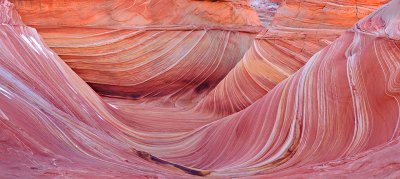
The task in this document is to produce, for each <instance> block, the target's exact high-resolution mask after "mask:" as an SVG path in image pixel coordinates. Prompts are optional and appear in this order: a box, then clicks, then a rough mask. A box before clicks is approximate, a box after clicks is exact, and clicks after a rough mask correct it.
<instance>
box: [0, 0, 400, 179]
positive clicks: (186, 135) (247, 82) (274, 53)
mask: <svg viewBox="0 0 400 179" xmlns="http://www.w3.org/2000/svg"><path fill="white" fill-rule="evenodd" d="M49 2H50V1H49ZM61 2H62V1H59V2H57V3H61ZM82 2H84V1H82ZM116 2H119V1H116ZM121 2H125V1H121ZM143 2H144V3H148V4H151V3H156V4H157V2H159V3H160V2H161V1H143ZM176 2H178V1H176ZM182 2H183V1H182ZM185 2H186V1H185ZM302 2H305V1H302ZM14 3H15V4H16V5H17V6H19V5H21V4H19V5H18V3H22V4H23V3H29V1H26V2H14ZM57 3H55V4H51V3H50V4H49V3H48V4H47V5H43V4H41V3H39V4H40V5H39V7H40V8H39V10H32V12H35V11H37V12H46V11H41V9H42V8H43V9H44V10H46V8H47V10H49V9H50V10H51V9H52V6H50V5H54V7H53V8H54V9H57V8H56V7H59V6H58V5H59V4H57ZM98 3H99V4H101V3H104V1H99V2H98ZM195 3H205V4H209V3H222V4H223V3H224V2H195ZM243 3H244V2H243V1H232V2H229V3H227V4H228V5H234V6H230V7H242V6H243V7H245V9H246V8H247V6H245V5H243ZM337 3H343V2H337ZM337 3H336V4H337ZM44 4H46V3H44ZM301 4H302V3H300V5H301ZM306 4H313V3H306ZM332 4H333V5H335V3H334V2H331V3H330V5H332ZM35 5H36V4H35ZM123 5H124V6H122V7H124V8H125V7H126V8H128V7H127V6H125V4H123ZM153 5H154V4H153ZM189 5H190V3H189ZM220 5H221V4H220ZM286 5H290V1H285V2H282V5H281V8H280V9H278V13H277V15H276V16H275V17H274V19H275V18H278V19H279V18H281V17H282V16H280V15H279V12H289V11H283V10H285V8H286ZM23 6H25V5H23ZM23 6H22V7H23ZM66 6H67V5H66ZM154 6H155V5H154ZM364 6H365V7H375V6H378V5H377V3H376V2H365V3H364V4H361V6H358V5H357V8H359V7H364ZM27 7H29V6H27ZM71 7H76V6H74V5H72V6H71ZM87 7H88V8H89V7H90V6H87ZM98 7H100V9H101V8H104V7H105V6H98ZM98 7H91V8H98ZM112 7H114V6H112ZM133 7H135V6H133ZM145 7H147V6H145ZM306 7H308V6H305V7H301V8H300V9H307V8H306ZM340 7H346V8H347V7H353V6H352V5H348V6H347V5H343V6H340ZM23 9H24V8H22V11H21V8H20V9H19V10H20V13H21V14H22V20H23V21H26V22H28V24H29V21H30V20H27V18H26V17H24V10H23ZM116 9H117V10H118V8H116ZM364 9H366V10H368V11H369V10H370V9H369V8H364ZM207 10H210V9H207ZM59 11H61V10H59ZM59 11H55V12H59ZM144 11H146V9H145V10H144ZM371 11H372V10H371ZM47 12H48V11H47ZM93 12H96V11H93ZM118 12H120V11H118ZM122 12H124V13H120V14H119V15H117V17H123V16H124V15H128V14H130V13H126V12H131V11H122ZM146 12H147V11H146ZM148 12H151V10H150V11H148ZM238 12H242V11H238ZM25 13H26V12H25ZM69 13H70V12H69ZM49 14H52V13H49ZM144 14H146V13H144ZM150 14H151V13H150ZM206 14H207V13H206ZM250 14H252V13H250ZM300 14H301V13H300ZM25 15H26V14H25ZM53 15H54V16H55V13H53ZM102 15H104V14H102V13H100V15H99V17H102ZM147 15H149V14H147ZM151 15H154V14H151ZM104 16H108V15H104ZM32 17H33V15H32V16H31V17H30V18H32ZM142 17H149V19H151V18H150V15H149V16H146V15H143V16H142ZM171 17H174V16H172V15H171ZM200 17H201V16H200ZM298 17H300V16H298ZM352 17H353V16H352ZM47 18H48V14H47ZM169 18H170V17H169V16H168V17H164V19H169ZM243 18H244V17H243ZM28 19H29V18H28ZM33 19H34V18H33ZM128 19H129V18H128ZM171 19H174V18H171ZM182 19H184V18H182ZM238 19H241V18H238ZM399 19H400V1H399V0H393V1H391V2H390V3H388V4H387V5H384V6H382V7H381V8H379V9H378V10H376V11H375V12H373V13H372V14H370V15H368V16H367V17H365V18H363V19H361V20H360V21H359V22H357V23H356V24H355V25H354V26H353V27H352V28H351V29H349V30H345V31H344V30H343V28H345V27H344V26H345V25H347V24H342V22H337V23H336V22H332V24H335V26H337V28H336V27H335V28H332V29H333V30H331V31H329V30H324V29H326V28H325V27H323V28H321V29H319V28H314V27H310V28H309V29H307V28H304V29H303V30H301V31H298V30H297V29H296V28H289V26H287V27H284V26H283V25H276V26H273V25H271V26H270V27H269V29H267V30H264V31H263V28H262V27H261V26H260V25H259V24H257V23H254V24H255V26H252V25H249V24H250V23H249V24H246V25H243V23H242V22H243V21H232V20H230V22H229V23H228V24H231V25H232V27H234V26H236V28H232V27H231V26H230V25H227V24H224V25H222V26H221V25H219V26H218V27H217V26H213V27H211V26H207V28H206V29H199V27H200V26H198V24H196V25H195V26H187V24H185V26H183V25H179V27H178V28H177V27H173V30H171V29H168V30H165V29H166V26H164V24H162V25H161V26H159V27H157V28H160V27H162V28H161V29H154V28H155V26H152V27H150V26H148V25H146V27H144V28H143V27H141V28H122V25H123V24H124V23H121V24H119V25H115V24H110V26H108V27H106V26H103V27H100V26H101V25H99V27H96V28H93V27H89V26H88V25H87V24H90V23H92V22H99V20H96V18H95V17H93V21H91V20H90V18H89V19H87V21H82V22H85V23H84V24H85V25H82V26H80V27H77V26H73V25H71V26H70V27H61V26H60V27H55V26H57V24H53V25H55V26H53V27H50V26H47V27H46V26H44V25H43V24H31V25H35V26H34V27H37V28H38V29H39V31H40V32H41V34H43V39H42V38H41V37H40V35H39V33H38V32H37V31H36V30H35V29H34V28H32V27H28V26H25V25H24V24H23V23H22V22H21V20H20V18H19V16H18V15H17V12H16V11H15V10H14V5H13V4H12V3H10V2H9V1H7V0H0V22H1V25H0V32H1V33H0V46H1V48H0V81H2V83H0V101H1V103H0V129H1V130H0V133H1V135H0V151H1V153H2V154H3V155H1V156H0V161H1V162H0V171H1V172H0V176H1V177H2V178H15V177H20V178H30V177H35V178H39V177H49V178H52V177H71V178H89V177H96V178H110V177H119V178H196V177H200V176H203V177H209V178H233V177H239V178H240V177H243V178H276V177H279V178H285V177H286V178H293V177H296V178H310V177H314V178H337V177H351V178H366V177H376V178H383V177H389V178H395V177H398V176H399V175H400V173H399V172H398V171H399V170H400V166H399V165H398V163H399V161H400V158H399V157H398V156H399V155H398V154H399V150H398V148H399V147H400V144H399V142H400V141H399V140H400V138H399V135H400V133H399V124H400V122H399V115H400V113H399V109H400V106H399V105H400V104H399V103H398V98H399V97H400V93H399V91H398V89H397V86H398V85H397V81H398V80H397V78H398V77H397V75H398V68H397V67H398V66H399V59H400V49H399V45H400V28H399V27H400V20H399ZM39 20H43V19H39ZM38 22H40V21H38ZM42 22H43V23H45V21H44V20H43V21H42ZM49 22H52V23H53V22H55V23H59V22H61V21H60V20H59V19H57V20H55V21H49ZM132 22H136V21H132ZM155 22H157V21H155ZM170 22H172V21H168V22H167V23H170ZM176 22H180V23H183V24H184V22H185V21H184V20H182V21H180V20H179V21H176ZM198 22H201V23H204V24H211V22H210V21H204V20H201V21H198ZM239 22H240V23H242V24H241V25H238V23H239ZM246 22H248V21H246ZM282 22H284V21H282ZM65 23H68V20H66V21H65ZM71 23H79V22H78V21H77V22H75V21H71ZM104 23H105V24H108V23H109V21H107V20H106V19H105V21H104ZM160 23H161V21H160ZM218 23H219V24H223V23H220V22H218ZM240 23H239V24H240ZM329 23H331V22H329ZM127 24H129V23H127ZM154 24H156V25H159V24H157V23H154ZM204 24H203V25H204ZM254 24H253V25H254ZM296 24H297V23H293V26H296ZM114 25H115V26H114ZM248 25H249V26H252V27H251V28H249V27H248ZM111 26H114V27H118V28H114V30H111V29H112V28H111ZM138 26H139V25H138ZM138 26H137V27H138ZM203 27H204V26H202V28H203ZM279 29H283V30H279ZM310 29H312V30H310ZM337 29H342V30H337ZM262 31H263V32H262ZM343 31H344V32H343ZM331 32H334V33H331ZM340 32H343V33H342V34H341V35H340V37H339V38H338V39H336V40H334V38H336V37H337V36H338V33H340ZM315 33H317V34H318V35H315ZM156 34H157V35H159V37H162V38H157V37H156V36H157V35H156ZM257 34H258V35H257ZM153 35H155V36H153ZM256 35H257V36H256ZM254 38H255V40H254V41H253V39H254ZM63 39H64V40H63ZM179 39H180V40H179ZM141 40H143V41H144V42H143V43H141ZM45 42H46V43H49V44H50V46H51V45H52V49H50V48H49V47H48V46H47V45H46V43H45ZM211 42H212V43H211ZM302 42H303V44H305V45H304V48H303V47H302V45H301V44H302ZM235 43H238V44H240V45H235ZM173 44H176V45H175V46H174V45H173ZM131 45H132V46H133V47H132V48H130V47H131ZM146 45H148V46H146ZM93 46H95V48H92V47H93ZM325 46H326V47H325ZM91 48H92V49H91ZM102 48H103V49H102ZM321 48H323V49H322V50H320V49H321ZM79 49H82V50H79ZM193 50H195V51H194V52H193ZM196 50H198V51H201V52H202V53H199V52H197V51H196ZM227 51H230V53H227ZM64 52H65V53H64ZM113 52H117V53H116V54H114V53H113ZM179 52H181V53H183V54H181V53H179ZM63 53H64V54H63ZM92 53H95V54H96V55H95V56H96V57H95V58H91V57H92V56H91V54H92ZM191 53H193V54H192V55H194V56H192V57H191V58H187V57H188V56H189V55H190V54H191ZM207 53H210V54H207ZM58 54H59V55H60V57H61V58H60V57H59V56H58ZM99 54H101V55H105V56H107V58H104V57H103V59H102V58H98V57H97V56H98V55H99ZM156 54H158V56H161V57H160V59H157V58H155V57H157V55H156ZM213 54H214V55H213ZM114 55H116V56H114ZM146 55H150V56H146ZM174 55H175V57H176V56H177V58H172V57H173V56H174ZM227 56H228V57H227ZM279 56H281V58H279ZM68 57H70V58H68ZM80 57H83V58H80ZM108 57H109V59H111V60H108ZM124 57H126V59H124ZM195 57H198V58H195ZM203 57H204V58H212V60H205V59H203ZM62 58H63V60H62ZM218 58H220V59H218ZM180 60H181V61H180ZM64 61H65V62H67V63H65V62H64ZM91 62H95V63H91ZM175 63H176V64H175ZM196 63H198V66H192V65H194V64H196ZM215 63H217V65H216V64H215ZM146 64H147V65H148V66H146ZM178 64H179V65H182V66H179V65H178ZM189 64H190V65H189ZM201 64H204V66H209V67H207V68H206V67H204V66H202V65H201ZM228 64H229V65H228ZM303 64H304V66H303ZM85 65H86V66H85ZM118 65H120V66H118ZM162 65H165V66H162ZM221 65H222V66H221ZM224 65H226V66H229V67H226V66H224ZM82 66H84V67H87V68H89V69H91V70H88V69H85V70H87V71H86V72H85V70H83V69H79V68H81V67H82ZM161 66H162V67H161ZM301 66H303V67H301ZM167 67H171V69H174V70H168V68H167ZM178 67H179V68H178ZM124 68H125V70H126V69H128V71H129V70H131V71H129V72H130V73H125V72H126V71H124ZM130 68H133V69H135V68H140V71H141V72H142V73H139V72H137V71H136V70H132V69H130ZM220 68H224V69H220ZM101 69H106V70H103V71H102V70H101ZM113 69H115V71H114V72H115V73H114V74H115V76H112V75H110V74H112V72H113ZM298 69H299V70H298ZM80 70H81V71H80ZM137 70H138V69H137ZM196 70H199V71H196ZM206 70H210V71H211V72H210V71H207V72H209V73H206ZM104 71H106V72H108V74H107V75H105V74H104V73H105V72H104ZM173 72H175V73H173ZM184 72H185V74H182V73H184ZM85 73H86V75H87V76H86V77H85V76H84V74H85ZM131 73H133V74H131ZM135 73H136V74H135ZM159 73H165V74H164V75H158V74H159ZM96 75H97V77H98V78H97V79H95V78H94V77H96ZM185 75H188V76H190V77H191V78H188V79H190V80H193V81H191V82H190V83H184V84H181V83H180V82H178V81H179V80H180V79H181V78H179V77H180V76H182V78H183V79H185V77H186V76H185ZM196 75H199V76H196ZM207 75H210V76H207ZM212 75H216V76H219V77H218V78H217V77H215V78H214V77H211V76H212ZM100 76H102V78H100ZM152 76H155V77H154V78H157V80H154V81H151V80H152V79H154V78H153V77H152ZM90 77H92V78H93V80H99V81H101V80H104V81H106V82H107V83H111V82H112V83H117V85H119V86H117V87H115V86H113V87H109V86H107V85H106V83H105V82H104V81H103V82H104V83H101V85H99V87H97V88H96V87H95V86H94V83H93V81H89V80H87V79H85V78H90ZM124 77H125V78H124ZM111 78H112V79H111ZM201 78H202V79H204V81H202V80H200V79H201ZM123 79H125V80H128V81H123ZM146 79H147V80H146ZM206 79H213V80H211V81H213V83H211V82H208V81H207V80H206ZM84 80H85V81H86V82H88V83H89V85H88V84H87V83H86V82H85V81H84ZM118 80H120V81H122V82H124V83H131V86H130V87H129V88H127V89H129V90H132V91H126V89H124V88H123V87H125V85H123V83H122V82H121V83H119V81H118ZM129 80H132V81H133V83H132V81H129ZM135 80H137V81H140V82H139V83H140V84H136V82H134V81H135ZM171 80H172V81H173V82H171V83H168V84H167V85H161V84H152V82H154V83H157V82H160V81H161V82H165V81H167V82H168V81H171ZM196 80H198V81H196ZM147 81H150V82H147ZM204 82H208V85H205V84H206V83H204ZM192 83H193V84H195V85H193V86H190V85H188V84H192ZM132 84H133V85H132ZM242 84H244V85H243V86H245V87H246V89H244V88H243V87H241V86H242ZM90 85H91V86H90ZM136 85H137V86H136ZM174 85H176V86H174ZM100 86H101V87H104V89H107V90H103V92H102V91H101V89H102V88H101V87H100ZM91 87H93V88H94V90H93V89H92V88H91ZM227 87H233V88H232V89H233V90H224V88H227ZM247 87H248V88H247ZM252 88H253V89H257V91H251V89H252ZM144 89H146V90H144ZM239 89H240V90H239ZM95 90H97V91H98V92H99V93H96V92H95ZM135 90H138V91H140V90H143V91H144V92H149V93H147V94H144V93H142V92H137V91H135ZM202 90H203V91H202ZM110 91H111V92H110ZM106 92H109V93H106ZM136 92H137V93H136ZM196 92H197V94H195V93H196ZM226 92H229V93H231V95H225V94H222V93H226ZM253 92H254V93H253ZM105 93H106V95H107V96H108V97H105V96H99V95H98V94H103V95H104V94H105ZM129 93H130V95H126V94H129ZM123 94H125V95H123ZM137 94H141V95H137ZM224 95H225V96H226V97H225V100H223V98H221V100H210V99H209V98H210V96H215V98H217V96H224ZM240 96H243V97H246V98H247V99H246V100H242V99H241V97H240ZM121 98H126V99H121ZM132 98H133V99H136V100H131V99H132ZM209 100H210V104H208V105H205V104H206V102H207V101H209ZM226 101H235V103H236V104H241V103H243V105H242V106H238V107H237V108H236V105H232V104H233V103H231V104H222V105H221V106H222V107H221V108H220V107H218V108H215V107H212V103H223V102H226ZM242 101H244V102H242ZM153 102H154V103H153ZM201 105H203V106H201ZM230 105H231V106H230ZM210 106H211V108H208V107H210ZM232 106H233V107H232ZM213 109H217V110H213ZM210 111H211V112H210ZM225 111H227V112H225Z"/></svg>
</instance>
